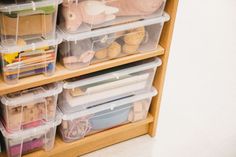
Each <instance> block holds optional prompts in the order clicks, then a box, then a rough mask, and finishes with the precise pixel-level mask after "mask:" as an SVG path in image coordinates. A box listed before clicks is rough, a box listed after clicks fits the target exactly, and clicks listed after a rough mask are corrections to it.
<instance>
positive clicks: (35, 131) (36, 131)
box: [0, 111, 62, 139]
mask: <svg viewBox="0 0 236 157" xmlns="http://www.w3.org/2000/svg"><path fill="white" fill-rule="evenodd" d="M61 118H62V114H61V112H59V111H57V114H56V118H55V120H54V121H51V122H45V124H43V125H41V126H38V127H35V128H31V129H27V130H21V131H17V132H15V133H9V132H7V130H6V129H5V127H4V126H3V124H2V122H0V130H1V132H2V134H3V136H4V137H5V138H7V139H14V138H21V139H25V138H28V137H32V136H37V135H40V134H44V133H46V131H48V130H49V129H51V128H53V127H57V126H58V125H59V124H61V120H62V119H61ZM55 129H56V128H55ZM52 138H54V137H52Z"/></svg>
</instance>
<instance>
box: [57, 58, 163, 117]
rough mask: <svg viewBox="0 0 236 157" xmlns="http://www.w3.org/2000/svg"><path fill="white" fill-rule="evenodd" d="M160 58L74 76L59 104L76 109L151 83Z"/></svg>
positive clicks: (68, 109)
mask: <svg viewBox="0 0 236 157" xmlns="http://www.w3.org/2000/svg"><path fill="white" fill-rule="evenodd" d="M161 64H162V62H161V59H159V58H156V59H149V60H145V61H140V62H136V63H131V64H128V65H123V66H120V67H116V68H111V69H108V70H104V71H100V72H96V73H92V74H89V75H85V76H81V77H79V78H74V79H71V80H68V81H65V83H64V90H63V93H62V94H61V95H60V97H59V106H60V108H61V110H62V111H63V112H64V113H67V114H69V113H73V112H77V111H81V110H85V109H87V108H91V107H92V106H95V105H98V104H101V103H104V102H108V101H111V100H115V99H118V98H121V97H123V96H128V95H133V94H136V93H138V92H141V91H142V90H148V89H150V88H151V87H152V83H153V78H154V76H155V73H156V69H157V67H158V66H160V65H161Z"/></svg>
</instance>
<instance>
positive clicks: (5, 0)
mask: <svg viewBox="0 0 236 157" xmlns="http://www.w3.org/2000/svg"><path fill="white" fill-rule="evenodd" d="M32 1H34V2H38V1H43V0H1V1H0V2H1V3H4V4H22V3H30V2H32Z"/></svg>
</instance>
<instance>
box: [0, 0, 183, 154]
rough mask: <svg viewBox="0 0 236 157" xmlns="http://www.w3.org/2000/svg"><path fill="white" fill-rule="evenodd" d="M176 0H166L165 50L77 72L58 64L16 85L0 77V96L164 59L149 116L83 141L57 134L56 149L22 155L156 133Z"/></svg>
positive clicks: (80, 150) (90, 147) (77, 149)
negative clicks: (45, 73)
mask: <svg viewBox="0 0 236 157" xmlns="http://www.w3.org/2000/svg"><path fill="white" fill-rule="evenodd" d="M178 2H179V0H167V4H166V9H165V11H166V12H167V13H168V14H169V15H170V17H171V20H170V21H169V22H167V23H166V24H165V25H164V29H163V32H162V36H161V40H160V45H161V46H162V48H163V49H164V50H165V51H162V52H161V53H160V51H159V52H150V53H147V54H145V55H144V54H139V55H133V56H128V57H124V58H120V59H116V60H112V61H108V62H104V63H99V64H96V65H92V66H90V67H88V68H84V69H81V70H77V71H69V70H66V69H65V68H63V67H62V66H61V65H60V64H58V65H57V73H56V75H55V76H53V77H49V78H45V77H43V76H36V77H32V78H29V79H27V78H26V79H22V80H21V81H20V83H19V84H18V85H13V86H8V85H6V84H4V83H3V82H2V81H1V80H0V95H2V94H6V93H9V92H14V91H18V90H22V89H27V88H30V87H36V86H40V85H43V84H46V83H51V82H56V81H60V80H64V79H67V78H71V77H76V76H80V75H84V74H87V73H91V72H95V71H99V70H103V69H106V68H110V67H115V66H119V65H122V64H127V63H130V62H135V61H139V60H142V59H147V58H151V57H155V56H159V57H160V58H161V59H162V62H163V65H162V66H161V67H160V68H159V69H158V72H157V75H156V77H155V81H154V86H155V87H156V88H157V89H158V91H159V94H158V95H157V96H156V97H154V99H153V101H152V104H151V109H150V114H149V115H148V118H147V119H146V120H144V121H140V122H137V123H130V124H127V125H123V126H120V127H116V128H113V129H110V130H107V131H104V132H101V133H98V134H94V135H91V136H88V137H86V138H84V139H82V140H79V141H76V142H73V143H64V142H63V141H62V140H61V138H60V137H58V136H57V137H56V140H55V148H54V149H53V150H52V151H50V152H45V151H37V152H33V153H30V154H27V155H25V157H64V156H66V157H77V156H80V155H83V154H86V153H89V152H92V151H95V150H98V149H101V148H104V147H107V146H110V145H113V144H116V143H119V142H122V141H126V140H129V139H132V138H135V137H138V136H141V135H144V134H149V135H150V136H155V135H156V129H157V122H158V115H159V110H160V104H161V97H162V91H163V87H164V80H165V74H166V69H167V63H168V58H169V52H170V45H171V40H172V34H173V29H174V23H175V18H176V12H177V6H178ZM163 49H162V50H163ZM5 156H6V155H5V154H0V157H5Z"/></svg>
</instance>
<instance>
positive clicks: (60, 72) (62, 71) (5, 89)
mask: <svg viewBox="0 0 236 157" xmlns="http://www.w3.org/2000/svg"><path fill="white" fill-rule="evenodd" d="M162 54H164V49H163V48H162V47H160V46H159V47H158V49H157V50H156V51H152V52H147V53H141V54H136V55H131V56H126V57H123V58H118V59H114V60H110V61H106V62H102V63H98V64H93V65H91V66H88V67H86V68H82V69H78V70H68V69H66V68H65V67H64V66H62V65H61V64H60V63H58V64H57V67H56V72H55V74H54V75H53V76H51V77H46V76H44V75H43V74H41V75H36V76H32V77H27V78H23V79H20V80H19V82H18V83H17V84H15V85H8V84H6V83H5V82H3V79H2V78H1V79H0V95H4V94H8V93H12V92H16V91H19V90H24V89H28V88H32V87H37V86H41V85H44V84H48V83H52V82H57V81H62V80H65V79H68V78H73V77H77V76H81V75H84V74H88V73H92V72H96V71H99V70H104V69H107V68H111V67H116V66H119V65H124V64H128V63H132V62H135V61H140V60H143V59H147V58H152V57H155V56H160V55H162Z"/></svg>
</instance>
